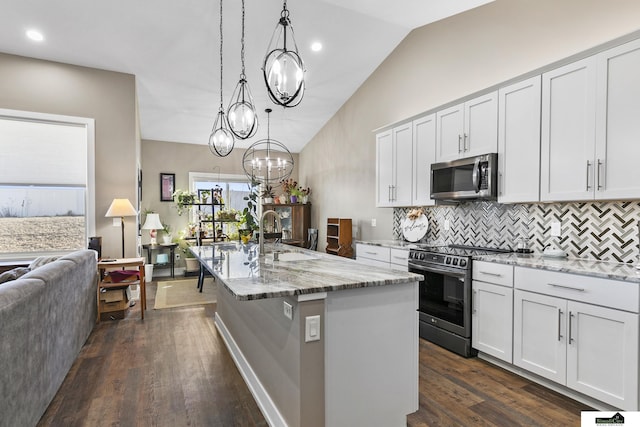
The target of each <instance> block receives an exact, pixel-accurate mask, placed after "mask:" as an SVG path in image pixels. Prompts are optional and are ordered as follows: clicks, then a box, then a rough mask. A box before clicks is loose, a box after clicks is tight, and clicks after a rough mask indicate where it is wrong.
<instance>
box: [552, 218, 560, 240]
mask: <svg viewBox="0 0 640 427" xmlns="http://www.w3.org/2000/svg"><path fill="white" fill-rule="evenodd" d="M551 235H552V236H553V237H560V236H561V235H562V224H561V223H560V222H558V221H554V222H552V223H551Z"/></svg>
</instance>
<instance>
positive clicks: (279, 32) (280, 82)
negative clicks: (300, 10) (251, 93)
mask: <svg viewBox="0 0 640 427" xmlns="http://www.w3.org/2000/svg"><path fill="white" fill-rule="evenodd" d="M280 42H282V47H278V45H279V43H280ZM291 47H293V50H291ZM262 73H263V75H264V81H265V83H266V85H267V92H268V93H269V98H271V100H272V101H273V102H274V103H276V104H278V105H282V106H283V107H295V106H296V105H298V104H300V101H302V97H303V96H304V73H305V69H304V63H303V62H302V58H300V55H299V54H298V46H297V45H296V40H295V38H294V36H293V27H292V26H291V20H290V19H289V11H288V10H287V0H284V4H283V7H282V12H281V13H280V19H279V20H278V23H277V24H276V28H275V30H274V31H273V35H272V36H271V41H270V42H269V47H268V49H267V55H266V56H265V58H264V63H263V65H262Z"/></svg>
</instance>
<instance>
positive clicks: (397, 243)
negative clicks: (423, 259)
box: [355, 239, 444, 250]
mask: <svg viewBox="0 0 640 427" xmlns="http://www.w3.org/2000/svg"><path fill="white" fill-rule="evenodd" d="M355 243H361V244H363V245H372V246H382V247H385V248H391V249H406V250H409V249H413V248H420V247H424V246H444V244H442V243H441V244H437V243H425V242H415V243H412V242H407V241H406V240H394V239H388V240H385V239H380V240H355Z"/></svg>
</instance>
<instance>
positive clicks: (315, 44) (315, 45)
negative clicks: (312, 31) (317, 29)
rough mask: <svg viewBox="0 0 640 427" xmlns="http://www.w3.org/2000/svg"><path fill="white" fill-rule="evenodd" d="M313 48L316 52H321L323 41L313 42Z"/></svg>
mask: <svg viewBox="0 0 640 427" xmlns="http://www.w3.org/2000/svg"><path fill="white" fill-rule="evenodd" d="M311 50H312V51H314V52H320V51H321V50H322V43H320V42H313V43H312V44H311Z"/></svg>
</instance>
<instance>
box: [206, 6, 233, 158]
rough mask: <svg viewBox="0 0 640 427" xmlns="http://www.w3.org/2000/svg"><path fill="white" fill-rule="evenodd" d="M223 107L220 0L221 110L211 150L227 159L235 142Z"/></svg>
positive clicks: (214, 126) (213, 131)
mask: <svg viewBox="0 0 640 427" xmlns="http://www.w3.org/2000/svg"><path fill="white" fill-rule="evenodd" d="M222 105H223V102H222V0H220V109H219V110H218V115H217V116H216V120H215V122H213V128H212V129H211V134H210V135H209V150H211V152H212V153H214V154H216V155H218V156H220V157H226V156H228V155H229V153H231V151H232V150H233V146H234V144H235V141H234V138H233V133H232V132H231V131H230V130H229V126H228V123H227V117H226V116H225V114H224V107H223V106H222Z"/></svg>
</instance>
